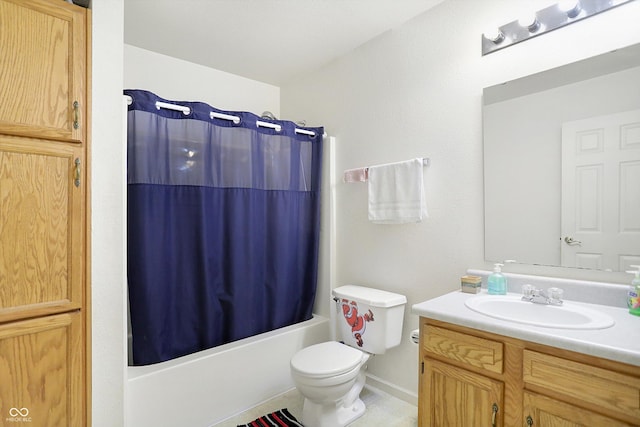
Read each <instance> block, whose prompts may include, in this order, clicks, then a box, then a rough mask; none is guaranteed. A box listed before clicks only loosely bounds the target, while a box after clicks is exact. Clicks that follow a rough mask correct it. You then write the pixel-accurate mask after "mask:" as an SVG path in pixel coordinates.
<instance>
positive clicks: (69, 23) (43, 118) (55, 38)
mask: <svg viewBox="0 0 640 427" xmlns="http://www.w3.org/2000/svg"><path fill="white" fill-rule="evenodd" d="M85 28H86V11H85V9H82V8H80V7H77V6H73V5H71V4H68V3H65V2H63V1H61V0H59V1H55V2H54V1H51V0H0V52H1V54H0V93H1V94H2V102H0V133H5V134H12V135H25V136H34V137H38V138H46V139H55V140H63V141H84V138H85V135H86V126H85V123H84V121H85V119H86V113H85V111H86V110H85V106H86V84H85V81H86V55H87V53H86V37H85V35H86V33H85V31H86V30H85Z"/></svg>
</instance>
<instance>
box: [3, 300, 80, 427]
mask: <svg viewBox="0 0 640 427" xmlns="http://www.w3.org/2000/svg"><path fill="white" fill-rule="evenodd" d="M81 328H82V321H81V314H80V312H78V311H76V312H72V313H64V314H57V315H52V316H44V317H40V318H37V319H30V320H23V321H18V322H11V323H6V324H2V325H0V378H1V379H2V380H1V381H0V425H3V426H10V425H21V426H27V425H28V426H33V427H58V426H59V427H71V426H82V425H83V421H82V420H83V416H84V414H83V411H84V392H83V389H84V386H83V383H84V370H83V358H84V357H83V342H82V339H81V337H82V330H81Z"/></svg>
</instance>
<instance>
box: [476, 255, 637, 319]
mask: <svg viewBox="0 0 640 427" xmlns="http://www.w3.org/2000/svg"><path fill="white" fill-rule="evenodd" d="M494 265H495V268H494V269H493V273H491V275H490V276H489V279H488V280H487V290H488V291H489V295H506V293H507V278H506V277H504V275H503V274H502V267H503V266H504V264H500V263H499V262H498V263H496V264H494ZM639 310H640V309H639Z"/></svg>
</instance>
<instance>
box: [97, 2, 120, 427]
mask: <svg viewBox="0 0 640 427" xmlns="http://www.w3.org/2000/svg"><path fill="white" fill-rule="evenodd" d="M123 16H124V0H109V1H94V2H93V40H92V44H93V46H92V59H93V64H92V65H93V68H92V88H91V91H92V98H93V100H92V108H91V110H92V128H93V129H92V140H91V180H92V182H91V185H92V188H91V293H92V295H91V303H92V328H91V329H92V331H91V335H92V337H91V338H92V361H91V366H92V374H91V375H92V409H91V412H92V418H93V423H92V425H93V426H94V427H102V426H105V427H112V426H113V427H116V426H123V425H125V421H124V406H125V402H126V395H125V366H126V341H125V339H126V335H125V330H126V323H125V322H126V314H125V307H126V305H125V301H126V300H125V287H124V284H125V277H126V265H125V259H124V257H123V253H124V249H125V245H126V240H125V215H124V212H125V211H124V195H125V192H124V177H125V176H124V168H125V165H126V163H127V160H126V155H125V151H124V145H123V120H122V111H123V110H122V108H123V103H122V102H123V101H122V56H123V53H122V51H123V48H122V46H123V37H122V34H123V27H124V18H123Z"/></svg>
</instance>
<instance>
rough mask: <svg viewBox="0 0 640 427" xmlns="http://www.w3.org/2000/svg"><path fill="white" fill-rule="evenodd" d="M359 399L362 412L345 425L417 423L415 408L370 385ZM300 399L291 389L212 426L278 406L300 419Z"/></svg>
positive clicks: (232, 426) (232, 424)
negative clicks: (361, 403)
mask: <svg viewBox="0 0 640 427" xmlns="http://www.w3.org/2000/svg"><path fill="white" fill-rule="evenodd" d="M360 398H361V399H362V400H363V402H364V403H365V405H366V406H367V410H366V412H365V413H364V415H363V416H362V417H360V418H358V419H357V420H355V421H354V422H353V423H351V424H349V427H377V426H380V427H383V426H384V427H415V426H417V425H418V421H417V420H418V408H417V407H415V406H413V405H411V404H409V403H407V402H405V401H404V400H401V399H398V398H396V397H393V396H391V395H389V394H387V393H385V392H383V391H380V390H378V389H375V388H373V387H368V386H365V388H364V390H362V393H360ZM302 402H303V398H302V396H301V395H300V393H298V390H296V389H293V390H291V391H288V392H286V393H284V394H282V395H280V396H278V397H276V398H274V399H271V400H269V401H267V402H265V403H263V404H262V405H259V406H256V407H255V408H252V409H250V410H248V411H246V412H243V413H242V414H240V415H238V416H236V417H233V418H230V419H228V420H226V421H223V422H221V423H218V424H216V425H215V426H214V427H236V426H237V425H238V424H243V423H244V424H246V423H248V422H250V421H253V420H255V419H256V418H258V417H260V416H262V415H264V414H266V413H269V412H273V411H277V410H278V409H282V408H287V409H289V412H291V413H292V414H293V415H294V416H295V417H296V418H297V419H298V420H300V419H301V418H302Z"/></svg>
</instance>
